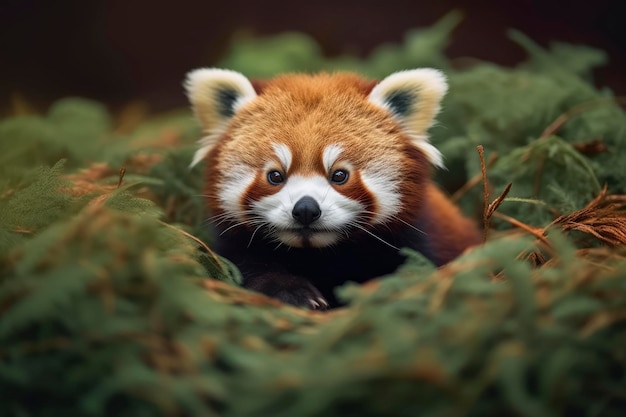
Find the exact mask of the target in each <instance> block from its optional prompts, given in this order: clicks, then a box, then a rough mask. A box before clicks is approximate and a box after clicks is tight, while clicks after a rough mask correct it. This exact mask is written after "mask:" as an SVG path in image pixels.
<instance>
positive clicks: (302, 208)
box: [291, 196, 322, 226]
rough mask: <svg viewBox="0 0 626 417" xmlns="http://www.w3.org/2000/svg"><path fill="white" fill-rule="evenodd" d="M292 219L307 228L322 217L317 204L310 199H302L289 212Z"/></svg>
mask: <svg viewBox="0 0 626 417" xmlns="http://www.w3.org/2000/svg"><path fill="white" fill-rule="evenodd" d="M291 215H292V216H293V218H294V219H295V220H296V221H297V222H298V223H300V224H301V225H302V226H308V225H310V224H311V223H313V222H314V221H315V220H317V219H319V218H320V216H321V215H322V211H321V210H320V206H319V204H317V201H315V200H314V199H313V198H312V197H308V196H306V197H302V198H301V199H300V200H298V202H297V203H296V205H295V206H293V210H292V211H291Z"/></svg>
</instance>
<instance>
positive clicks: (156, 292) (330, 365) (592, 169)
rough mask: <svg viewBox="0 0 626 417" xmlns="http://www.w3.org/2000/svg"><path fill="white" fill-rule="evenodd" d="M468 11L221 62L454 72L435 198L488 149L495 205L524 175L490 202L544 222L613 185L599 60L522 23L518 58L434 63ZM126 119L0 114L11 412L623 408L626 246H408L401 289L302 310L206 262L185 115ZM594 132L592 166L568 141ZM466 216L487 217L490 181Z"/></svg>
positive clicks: (68, 108)
mask: <svg viewBox="0 0 626 417" xmlns="http://www.w3.org/2000/svg"><path fill="white" fill-rule="evenodd" d="M459 18H460V17H459V15H458V14H456V13H452V14H449V15H448V16H446V17H444V18H443V19H442V20H441V21H440V22H439V23H437V24H436V25H434V26H433V27H431V28H426V29H420V30H416V31H413V32H410V33H408V34H407V36H406V38H405V40H404V42H403V43H402V44H400V45H383V46H380V47H379V48H378V49H376V50H375V51H374V52H373V53H372V54H371V55H370V56H369V57H367V58H366V59H359V58H356V57H352V56H343V57H338V58H333V59H326V58H325V57H323V56H322V54H321V51H320V48H319V46H318V45H317V44H316V43H315V42H314V41H313V40H311V39H310V38H308V37H306V36H305V35H302V34H296V33H291V34H285V35H279V36H276V37H273V38H265V39H254V38H253V39H245V40H241V41H240V42H239V43H237V44H236V45H234V46H233V48H232V49H231V53H230V54H229V55H228V56H227V57H225V58H224V61H223V62H222V63H221V64H220V66H224V67H229V68H233V69H236V70H239V71H242V72H244V73H245V74H247V75H250V76H253V77H267V76H271V75H273V74H275V73H278V72H283V71H318V70H333V69H338V68H349V69H356V70H358V71H359V72H361V73H363V74H367V75H369V76H372V77H379V78H380V77H384V76H385V75H387V74H389V73H391V72H393V71H396V70H400V69H405V68H408V67H416V66H426V65H428V66H436V67H439V68H443V69H445V71H446V73H447V74H448V76H449V81H450V86H451V89H450V93H449V95H448V97H447V98H446V100H445V103H444V106H443V108H444V110H443V113H442V114H441V117H440V118H439V123H438V125H437V126H435V127H434V128H433V129H432V137H433V142H434V143H436V145H437V146H438V147H439V148H440V149H441V150H442V151H443V153H444V155H445V157H446V163H447V165H448V168H449V169H448V170H447V171H443V172H442V173H440V174H439V177H438V178H439V179H440V180H441V181H442V182H443V183H444V184H446V185H448V186H450V187H451V188H452V187H454V186H457V187H458V186H460V185H462V184H463V183H464V182H465V181H466V179H468V178H473V177H475V176H476V175H477V174H480V163H479V159H478V157H477V156H474V150H475V147H476V146H477V145H483V146H484V148H485V152H486V155H487V159H489V157H490V156H492V155H496V156H497V159H495V162H493V163H492V164H491V165H490V166H489V167H488V170H487V174H488V177H489V181H490V183H491V184H492V186H493V192H492V194H493V193H497V192H499V191H501V190H502V189H503V188H504V186H505V185H506V184H508V183H509V182H512V183H513V188H512V190H511V193H510V194H509V196H508V198H507V199H506V200H505V202H504V203H503V205H502V206H501V207H500V208H499V211H500V212H502V213H505V214H508V215H510V216H513V217H514V218H516V219H517V220H518V221H520V222H524V223H527V224H529V225H532V226H535V227H537V228H541V227H544V226H546V225H548V224H549V223H550V222H551V221H552V220H553V219H554V217H555V216H556V215H557V214H560V213H562V214H567V213H571V212H573V211H575V210H578V209H581V208H582V207H584V206H585V205H586V204H587V203H588V202H589V201H590V200H591V199H592V198H594V197H595V196H596V195H597V194H598V193H599V191H600V189H601V188H602V186H604V185H605V184H606V185H607V186H608V189H609V191H611V192H613V193H623V192H625V191H626V170H624V169H623V167H622V163H621V161H624V160H626V118H625V116H624V114H623V112H622V111H621V110H620V109H619V108H618V106H616V105H615V104H614V100H613V98H612V96H611V93H610V92H609V91H606V90H601V91H600V90H597V89H596V88H595V87H594V86H593V85H592V84H591V83H590V81H589V80H590V75H591V73H592V69H593V67H594V66H596V65H599V64H602V63H603V62H604V60H605V55H604V53H603V52H601V51H596V50H593V49H590V48H586V47H581V46H572V45H565V44H555V45H554V46H553V47H551V49H550V50H543V49H541V48H539V47H538V46H537V45H535V44H534V43H532V42H531V41H530V40H529V39H527V38H525V37H524V36H523V35H521V34H519V33H517V32H512V33H511V37H512V39H513V40H514V41H515V42H517V43H518V44H520V45H521V46H522V47H524V48H525V49H526V50H527V51H528V53H529V59H528V61H527V62H525V63H523V64H521V65H520V66H519V67H518V68H514V69H509V68H502V67H498V66H496V65H493V64H489V63H477V64H476V65H474V66H473V67H471V68H466V69H463V70H456V69H453V65H451V63H450V62H448V61H447V60H446V59H445V55H444V53H443V50H444V47H445V45H446V43H447V40H448V38H449V35H450V33H451V31H452V29H453V28H454V26H455V25H456V24H458V21H459ZM563 115H564V116H563ZM560 117H561V119H559V118H560ZM555 120H560V121H559V122H558V123H556V124H554V123H553V122H554V121H555ZM118 124H119V123H118V121H116V120H114V118H112V117H111V116H110V115H109V114H108V113H107V111H106V109H105V108H103V106H102V105H100V104H98V103H94V102H91V101H86V100H80V99H65V100H62V101H60V102H58V103H56V104H55V105H53V106H52V107H51V109H50V111H49V112H48V114H47V115H45V116H37V117H35V116H29V117H15V118H9V119H6V120H4V121H1V122H0V415H2V416H4V415H7V416H13V415H15V416H33V417H34V416H64V417H66V416H110V415H120V416H131V417H134V416H137V417H139V416H157V415H170V416H188V415H193V416H218V415H219V416H242V415H253V416H275V417H280V416H322V415H323V416H333V415H341V416H344V415H346V416H350V415H359V416H376V415H402V416H404V415H406V416H415V415H420V416H441V415H459V416H460V415H467V416H502V415H506V416H533V417H535V416H563V415H577V416H578V415H579V416H617V415H621V413H622V412H623V409H624V407H625V406H626V402H625V400H624V395H623V393H624V392H625V390H626V382H625V381H626V378H625V377H624V376H625V375H626V358H625V357H624V354H623V346H624V344H625V343H626V322H625V321H624V318H625V315H624V312H625V311H626V250H625V248H624V246H623V245H622V246H621V247H617V248H609V247H602V246H601V244H600V242H599V241H598V239H595V240H594V239H593V238H592V237H589V240H592V243H591V244H590V245H588V246H587V247H584V248H583V249H582V250H581V248H582V247H583V246H582V245H583V244H582V243H581V241H579V240H575V239H574V238H575V236H571V235H566V234H564V233H560V232H558V231H557V230H552V229H550V231H549V233H547V236H546V237H545V239H544V240H543V241H541V240H536V239H535V237H533V236H526V237H519V236H518V235H516V234H515V233H512V232H511V230H510V226H509V225H508V223H506V224H505V223H504V222H500V223H496V222H495V221H494V223H496V226H497V228H498V229H500V231H499V232H498V233H495V232H494V234H492V237H491V238H490V239H489V241H488V242H487V244H485V245H483V246H481V247H478V248H475V249H474V250H472V251H470V252H469V253H467V254H465V255H463V256H462V257H460V258H459V259H457V260H456V261H454V262H452V263H451V264H449V265H448V266H446V267H445V268H441V269H437V268H435V267H434V266H433V265H432V264H431V263H430V262H428V261H427V260H426V259H425V258H424V257H423V256H422V255H420V254H418V253H415V252H412V251H405V253H406V254H407V257H408V261H407V263H406V264H405V265H403V266H402V267H401V268H400V269H399V270H398V271H396V273H394V274H393V275H391V276H389V277H386V278H385V279H382V280H375V281H373V282H371V283H368V284H366V285H363V286H357V285H354V284H353V285H346V286H345V287H344V288H342V289H341V290H340V292H339V295H340V297H342V298H343V299H344V300H346V301H349V302H350V306H349V307H348V308H345V309H341V310H338V311H333V312H330V313H316V312H308V311H303V310H298V309H295V308H292V307H289V306H284V305H282V304H280V303H278V302H276V301H273V300H269V299H266V298H264V297H262V296H260V295H256V294H252V293H249V292H247V291H244V290H242V289H240V288H238V286H237V285H236V284H237V283H239V282H240V277H239V274H238V271H237V270H236V268H235V267H234V266H233V265H232V264H230V262H229V261H228V260H225V259H221V258H219V257H217V256H216V255H215V254H213V253H212V252H211V249H210V238H209V230H208V224H207V221H206V218H207V213H206V212H205V210H204V202H203V200H204V198H203V191H202V182H203V178H202V173H201V168H194V169H193V170H190V169H189V168H188V164H189V161H190V160H191V156H192V154H193V152H194V145H193V142H194V140H195V139H197V138H198V137H199V136H200V133H199V129H198V127H197V126H196V125H195V123H194V122H193V120H192V118H191V117H190V113H189V112H188V111H177V112H172V113H170V114H167V115H162V116H159V117H155V118H152V119H150V120H148V121H145V122H144V123H141V124H140V125H139V126H136V127H135V128H134V129H120V128H119V126H118ZM594 140H600V143H601V144H602V145H603V146H604V148H602V147H600V149H601V151H600V152H590V151H585V150H584V149H585V147H584V146H582V147H581V145H584V144H589V143H592V142H593V141H594ZM492 198H493V197H492ZM460 204H461V205H462V207H463V208H464V209H465V210H466V211H467V212H468V213H481V212H482V206H481V204H482V190H481V187H480V186H477V187H474V188H471V189H470V190H469V191H468V192H467V193H465V194H464V195H463V196H462V198H461V200H460ZM620 209H621V210H622V211H621V212H619V210H620ZM615 210H616V212H617V213H618V214H619V213H622V216H623V206H621V208H620V207H618V208H616V209H615ZM596 220H597V221H598V222H600V221H601V220H602V219H596ZM607 227H608V226H607V225H605V224H600V226H598V229H597V230H596V231H597V233H599V235H598V236H600V237H602V233H604V232H605V231H606V228H607ZM603 228H604V229H603ZM598 236H596V237H598ZM203 242H204V243H203ZM205 243H208V244H209V246H208V247H207V246H205ZM589 246H592V247H594V249H590V248H589ZM533 259H535V260H536V259H544V260H546V262H538V261H533ZM209 278H212V279H209Z"/></svg>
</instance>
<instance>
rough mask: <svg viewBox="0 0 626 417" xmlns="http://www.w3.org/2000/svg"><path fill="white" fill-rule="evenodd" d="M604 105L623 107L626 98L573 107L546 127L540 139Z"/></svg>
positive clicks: (613, 98) (607, 98)
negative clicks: (575, 118)
mask: <svg viewBox="0 0 626 417" xmlns="http://www.w3.org/2000/svg"><path fill="white" fill-rule="evenodd" d="M603 104H618V105H622V106H623V105H625V104H626V97H602V98H600V99H596V100H591V101H586V102H584V103H580V104H578V105H576V106H574V107H572V108H571V109H569V110H568V111H566V112H565V113H563V114H561V115H560V116H559V117H557V118H556V119H555V120H554V121H553V122H552V123H550V124H549V125H548V127H546V128H545V129H544V131H543V132H542V133H541V135H540V136H539V139H545V138H547V137H549V136H552V135H554V134H555V133H556V132H557V131H558V130H559V129H560V128H561V127H563V125H564V124H565V123H567V122H568V121H569V120H570V119H572V118H574V117H576V116H578V115H579V114H582V113H584V112H586V111H587V110H590V109H593V108H594V107H596V106H598V105H603Z"/></svg>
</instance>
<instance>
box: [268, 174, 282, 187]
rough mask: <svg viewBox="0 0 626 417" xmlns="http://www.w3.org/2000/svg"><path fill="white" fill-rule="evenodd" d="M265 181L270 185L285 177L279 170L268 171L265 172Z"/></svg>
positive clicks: (279, 181) (277, 183)
mask: <svg viewBox="0 0 626 417" xmlns="http://www.w3.org/2000/svg"><path fill="white" fill-rule="evenodd" d="M267 182H269V183H270V184H272V185H279V184H281V183H283V182H285V177H283V174H282V173H281V172H280V171H270V172H268V173H267Z"/></svg>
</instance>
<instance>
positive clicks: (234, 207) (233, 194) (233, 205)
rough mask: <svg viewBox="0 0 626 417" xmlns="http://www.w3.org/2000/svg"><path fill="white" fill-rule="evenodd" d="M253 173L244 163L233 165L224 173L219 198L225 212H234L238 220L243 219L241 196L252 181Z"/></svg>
mask: <svg viewBox="0 0 626 417" xmlns="http://www.w3.org/2000/svg"><path fill="white" fill-rule="evenodd" d="M254 177H255V174H254V172H253V171H251V170H250V168H249V167H247V166H245V165H234V166H232V167H231V168H230V169H228V170H227V171H226V172H225V174H224V181H223V182H222V184H221V187H220V193H219V199H220V202H221V207H222V209H223V210H224V211H225V212H226V213H236V214H237V218H238V220H239V221H243V220H244V219H245V217H244V214H243V213H242V212H241V205H240V201H241V196H242V195H243V193H244V192H245V191H246V190H247V189H248V187H249V186H250V184H252V182H253V181H254Z"/></svg>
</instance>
